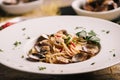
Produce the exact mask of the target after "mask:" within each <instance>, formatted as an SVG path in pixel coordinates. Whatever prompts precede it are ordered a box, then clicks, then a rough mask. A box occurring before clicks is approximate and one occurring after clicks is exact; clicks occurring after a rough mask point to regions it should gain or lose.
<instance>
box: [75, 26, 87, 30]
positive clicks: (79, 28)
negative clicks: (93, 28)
mask: <svg viewBox="0 0 120 80" xmlns="http://www.w3.org/2000/svg"><path fill="white" fill-rule="evenodd" d="M81 28H82V29H85V28H84V27H79V26H77V27H75V30H77V29H81Z"/></svg>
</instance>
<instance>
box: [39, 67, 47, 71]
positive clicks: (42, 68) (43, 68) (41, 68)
mask: <svg viewBox="0 0 120 80" xmlns="http://www.w3.org/2000/svg"><path fill="white" fill-rule="evenodd" d="M38 68H39V70H40V71H41V70H45V69H46V67H38Z"/></svg>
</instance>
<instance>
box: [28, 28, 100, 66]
mask: <svg viewBox="0 0 120 80" xmlns="http://www.w3.org/2000/svg"><path fill="white" fill-rule="evenodd" d="M99 51H100V39H99V38H98V37H97V34H96V33H95V32H94V31H93V30H91V31H90V32H87V31H85V30H82V31H80V32H77V33H76V34H74V35H72V34H69V33H68V32H67V31H66V30H59V31H58V32H56V33H54V34H50V35H45V34H43V35H40V37H39V38H38V39H37V40H36V42H35V44H34V46H33V47H32V49H30V51H29V53H28V58H27V60H29V61H38V62H39V61H40V62H46V63H51V64H68V63H75V62H81V61H84V60H87V59H90V58H91V57H93V56H95V55H96V54H97V53H99Z"/></svg>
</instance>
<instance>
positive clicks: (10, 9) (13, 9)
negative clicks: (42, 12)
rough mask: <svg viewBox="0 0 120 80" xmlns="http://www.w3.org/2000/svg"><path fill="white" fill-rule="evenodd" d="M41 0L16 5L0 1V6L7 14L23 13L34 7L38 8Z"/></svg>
mask: <svg viewBox="0 0 120 80" xmlns="http://www.w3.org/2000/svg"><path fill="white" fill-rule="evenodd" d="M42 2H43V0H36V1H33V2H28V3H19V4H16V5H6V4H3V3H2V1H1V2H0V7H1V8H2V9H3V10H4V11H5V12H7V13H9V14H16V15H18V14H23V13H27V12H30V11H32V10H34V9H36V8H38V7H39V6H40V5H41V4H42Z"/></svg>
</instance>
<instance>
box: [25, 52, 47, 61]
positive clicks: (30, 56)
mask: <svg viewBox="0 0 120 80" xmlns="http://www.w3.org/2000/svg"><path fill="white" fill-rule="evenodd" d="M44 59H45V55H43V54H41V53H32V54H28V58H27V60H29V61H33V62H38V61H41V60H44Z"/></svg>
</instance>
